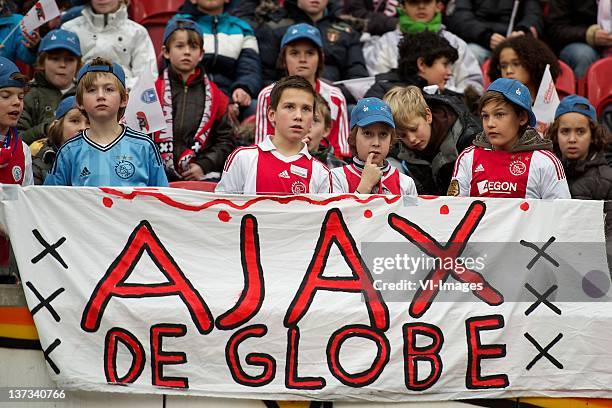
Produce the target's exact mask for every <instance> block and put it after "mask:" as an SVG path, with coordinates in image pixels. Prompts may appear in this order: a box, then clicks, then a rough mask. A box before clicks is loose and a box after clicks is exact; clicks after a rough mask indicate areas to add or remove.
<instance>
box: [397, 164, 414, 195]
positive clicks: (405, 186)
mask: <svg viewBox="0 0 612 408" xmlns="http://www.w3.org/2000/svg"><path fill="white" fill-rule="evenodd" d="M398 172H399V170H398ZM399 176H400V187H401V190H402V195H409V196H417V195H418V193H417V189H416V185H415V184H414V180H413V179H412V177H410V176H407V175H405V174H404V173H401V172H400V174H399Z"/></svg>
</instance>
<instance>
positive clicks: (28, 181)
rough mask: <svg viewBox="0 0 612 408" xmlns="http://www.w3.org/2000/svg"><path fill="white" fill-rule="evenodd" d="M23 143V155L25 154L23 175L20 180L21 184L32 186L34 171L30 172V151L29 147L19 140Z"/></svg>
mask: <svg viewBox="0 0 612 408" xmlns="http://www.w3.org/2000/svg"><path fill="white" fill-rule="evenodd" d="M21 143H22V145H23V155H24V156H25V165H24V175H23V181H22V182H21V185H22V186H32V185H34V173H33V172H32V153H30V148H29V147H28V145H27V144H25V142H24V141H21Z"/></svg>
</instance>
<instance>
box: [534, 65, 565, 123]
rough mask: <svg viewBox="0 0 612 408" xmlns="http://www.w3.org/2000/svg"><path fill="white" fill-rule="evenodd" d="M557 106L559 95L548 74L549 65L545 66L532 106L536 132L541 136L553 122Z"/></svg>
mask: <svg viewBox="0 0 612 408" xmlns="http://www.w3.org/2000/svg"><path fill="white" fill-rule="evenodd" d="M557 106H559V95H557V89H556V88H555V83H554V82H553V79H552V75H551V74H550V65H546V69H545V70H544V75H542V82H540V89H538V95H537V96H536V99H535V103H534V104H533V113H534V114H535V116H536V119H537V120H538V124H537V127H536V129H537V131H538V132H539V133H540V134H541V135H543V134H544V132H545V131H546V129H548V126H550V124H551V123H553V122H554V120H555V111H556V110H557Z"/></svg>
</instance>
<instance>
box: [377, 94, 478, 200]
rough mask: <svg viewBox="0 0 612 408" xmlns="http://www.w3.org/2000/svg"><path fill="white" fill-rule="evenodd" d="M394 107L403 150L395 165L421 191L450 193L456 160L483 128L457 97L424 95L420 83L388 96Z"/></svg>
mask: <svg viewBox="0 0 612 408" xmlns="http://www.w3.org/2000/svg"><path fill="white" fill-rule="evenodd" d="M384 100H385V102H387V103H388V104H389V106H390V107H391V112H393V119H394V121H395V131H396V133H397V136H398V139H399V140H400V142H401V143H399V149H394V151H393V153H392V156H393V158H392V159H389V161H390V162H391V164H395V163H396V161H397V160H398V161H399V163H398V166H397V167H398V169H400V170H401V171H402V172H403V173H404V174H407V175H409V176H411V177H412V179H413V180H414V182H415V184H416V186H417V190H418V192H419V194H425V195H446V191H447V190H448V186H449V184H450V180H451V176H452V174H453V168H454V166H455V160H457V156H459V153H461V151H462V150H463V149H465V148H466V147H469V146H470V145H471V144H472V141H473V140H474V137H475V136H476V134H478V133H479V132H481V131H482V127H481V126H480V125H479V124H478V122H477V121H476V119H475V118H474V117H473V116H472V115H471V113H470V112H469V111H468V110H467V107H466V106H465V105H464V104H463V103H462V102H461V101H460V100H458V99H457V98H453V97H448V96H446V95H423V93H422V92H421V90H420V89H419V88H417V87H416V86H408V87H405V88H401V87H395V88H393V89H392V90H390V91H389V92H387V94H386V95H385V98H384Z"/></svg>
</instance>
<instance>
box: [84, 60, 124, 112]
mask: <svg viewBox="0 0 612 408" xmlns="http://www.w3.org/2000/svg"><path fill="white" fill-rule="evenodd" d="M89 64H90V65H93V66H97V65H104V66H107V67H112V66H113V64H112V63H111V62H110V61H108V60H106V59H104V58H99V57H98V58H94V59H93V60H92V61H91V62H90V63H89ZM105 74H108V75H111V76H112V78H113V81H114V82H115V85H116V86H117V88H119V94H120V95H121V100H124V99H127V97H128V93H127V89H125V86H124V85H123V84H122V83H121V81H119V78H117V77H116V76H115V75H113V74H111V73H109V72H101V71H97V72H88V73H86V74H85V75H83V77H81V80H80V81H79V83H78V84H77V89H76V95H75V96H76V102H77V105H81V106H82V105H83V93H84V92H85V89H87V88H90V87H92V86H93V84H94V82H95V81H96V80H97V79H98V78H99V77H101V76H103V75H105ZM81 111H82V112H83V115H85V117H86V118H87V119H89V116H88V115H87V112H85V111H84V110H81ZM124 113H125V108H119V112H117V120H119V119H121V118H122V117H123V114H124Z"/></svg>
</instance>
